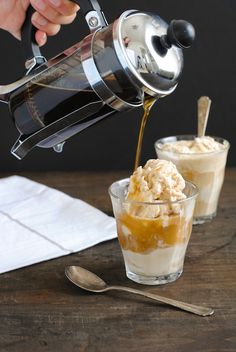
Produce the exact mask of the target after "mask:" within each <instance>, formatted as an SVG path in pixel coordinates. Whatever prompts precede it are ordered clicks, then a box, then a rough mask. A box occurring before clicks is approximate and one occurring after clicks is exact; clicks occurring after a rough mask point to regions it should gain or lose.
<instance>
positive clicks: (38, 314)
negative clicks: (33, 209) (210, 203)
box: [0, 169, 236, 352]
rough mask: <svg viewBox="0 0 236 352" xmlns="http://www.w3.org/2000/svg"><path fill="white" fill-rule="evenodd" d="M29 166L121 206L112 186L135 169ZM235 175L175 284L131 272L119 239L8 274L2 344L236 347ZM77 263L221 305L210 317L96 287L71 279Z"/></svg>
mask: <svg viewBox="0 0 236 352" xmlns="http://www.w3.org/2000/svg"><path fill="white" fill-rule="evenodd" d="M24 175H25V176H27V177H30V178H31V179H33V180H36V181H39V182H42V183H44V184H46V185H48V186H51V187H55V188H57V189H60V190H62V191H64V192H66V193H68V194H70V195H72V196H75V197H79V198H81V199H83V200H85V201H87V202H88V203H90V204H92V205H94V206H96V207H98V208H100V209H101V210H103V211H104V212H106V213H108V214H112V209H111V204H110V200H109V197H108V194H107V188H108V186H109V185H110V184H111V182H112V181H114V180H116V179H118V178H121V177H125V176H127V175H128V172H116V173H42V174H40V173H27V174H24ZM1 176H4V175H1ZM235 180H236V169H229V170H227V173H226V179H225V183H224V187H223V191H222V194H221V198H220V203H219V210H218V215H217V217H216V219H214V221H212V222H211V223H208V224H204V225H199V226H194V228H193V233H192V237H191V242H190V245H189V247H188V252H187V258H186V261H185V267H184V273H183V275H182V277H181V278H180V279H179V280H177V281H176V282H175V283H172V284H168V285H164V286H160V287H147V286H142V285H138V284H135V283H133V282H131V281H129V280H128V279H126V277H125V272H124V266H123V261H122V256H121V251H120V248H119V245H118V242H117V240H113V241H109V242H106V243H102V244H100V245H97V246H95V247H93V248H90V249H88V250H85V251H82V252H80V253H77V254H73V255H70V256H66V257H62V258H59V259H56V260H51V261H48V262H44V263H41V264H36V265H33V266H31V267H27V268H24V269H19V270H16V271H13V272H9V273H6V274H3V275H1V276H0V351H1V352H8V351H11V352H13V351H14V352H21V351H22V352H37V351H40V352H41V351H50V352H54V351H57V352H64V351H68V352H72V351H76V352H82V351H86V352H87V351H89V352H93V351H98V352H100V351H101V352H103V351H104V352H115V351H122V352H123V351H124V352H125V351H129V352H137V351H144V352H149V351H150V352H154V351H157V352H159V351H160V352H175V351H180V352H185V351H186V352H192V351H193V352H198V351H199V352H207V351H209V352H218V351H230V352H233V351H236V254H235V253H236V252H235V251H236V241H235V233H236V187H235ZM6 236H7V234H6ZM0 260H1V258H0ZM71 264H74V265H80V266H83V267H85V268H88V269H90V270H92V271H94V272H96V273H97V274H99V275H101V276H102V277H103V278H104V279H105V280H107V281H108V282H109V283H116V284H123V285H129V286H132V287H136V288H137V287H138V288H142V289H143V290H149V291H151V292H153V293H158V294H161V295H164V296H168V297H171V298H175V299H179V300H183V301H187V302H190V303H195V304H203V305H210V306H212V307H214V309H215V314H214V315H213V316H211V317H205V318H203V317H199V316H195V315H193V314H190V313H186V312H183V311H180V310H178V309H175V308H171V307H168V306H165V305H162V304H158V303H155V302H153V301H149V300H145V299H144V298H141V297H138V296H134V295H130V294H127V293H118V292H114V293H112V292H111V293H106V294H92V293H91V294H90V293H86V292H84V291H82V290H80V289H79V288H76V287H75V286H73V285H72V284H71V283H70V282H69V281H68V280H67V279H66V278H65V275H64V268H65V266H66V265H71Z"/></svg>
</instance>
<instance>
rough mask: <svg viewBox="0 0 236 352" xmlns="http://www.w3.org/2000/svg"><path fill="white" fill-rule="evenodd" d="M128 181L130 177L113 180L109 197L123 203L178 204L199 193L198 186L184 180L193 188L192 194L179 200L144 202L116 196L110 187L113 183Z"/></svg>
mask: <svg viewBox="0 0 236 352" xmlns="http://www.w3.org/2000/svg"><path fill="white" fill-rule="evenodd" d="M129 181H130V178H123V179H120V180H117V181H115V182H113V183H112V184H111V185H110V186H109V188H108V193H109V195H110V197H113V198H115V199H118V200H121V201H122V202H123V203H125V204H137V205H166V204H168V205H170V204H180V203H184V202H186V201H189V200H191V199H194V198H196V197H197V196H198V194H199V189H198V187H197V186H196V185H195V184H194V183H193V182H191V181H188V180H184V181H185V182H186V183H187V184H188V185H190V186H191V187H192V189H193V194H192V195H191V196H186V198H183V199H179V200H173V201H169V200H165V201H163V200H161V201H158V200H157V201H155V202H145V201H137V200H130V199H125V196H123V197H119V196H117V195H116V194H115V193H114V192H113V191H112V187H113V186H114V185H115V184H118V183H119V182H127V185H126V186H128V184H129Z"/></svg>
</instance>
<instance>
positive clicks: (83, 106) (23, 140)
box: [0, 0, 194, 159]
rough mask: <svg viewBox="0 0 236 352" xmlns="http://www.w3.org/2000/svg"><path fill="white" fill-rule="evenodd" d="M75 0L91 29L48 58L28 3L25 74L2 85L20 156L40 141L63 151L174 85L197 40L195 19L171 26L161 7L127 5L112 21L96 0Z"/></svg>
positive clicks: (0, 96) (0, 91)
mask: <svg viewBox="0 0 236 352" xmlns="http://www.w3.org/2000/svg"><path fill="white" fill-rule="evenodd" d="M73 1H75V0H73ZM75 2H77V3H78V4H79V6H80V8H81V10H82V11H83V14H84V16H85V19H86V22H87V24H88V26H89V29H90V34H89V35H88V36H86V37H85V38H84V39H83V40H82V41H80V42H79V43H77V44H75V45H73V46H72V47H71V48H69V49H67V50H65V51H64V52H63V53H61V54H59V55H57V56H56V57H54V58H52V59H50V60H48V61H47V60H46V59H45V58H44V57H43V56H42V54H41V52H40V50H39V47H38V46H37V45H36V44H35V42H34V29H33V27H32V25H31V15H32V13H33V11H34V10H33V8H31V7H30V8H29V9H28V13H27V18H26V21H25V23H24V26H23V30H22V43H23V47H24V50H25V52H26V54H27V60H26V65H25V66H26V70H27V72H26V75H25V76H24V77H23V78H22V79H20V80H18V81H16V82H14V83H12V84H9V85H6V86H0V100H1V101H3V102H6V103H7V104H8V105H9V110H10V114H11V116H12V118H13V120H14V123H15V125H16V127H17V129H18V130H19V132H20V136H19V138H18V140H17V141H16V143H15V145H14V146H13V148H12V150H11V153H12V154H13V155H14V156H16V157H17V158H18V159H22V158H23V157H24V156H25V155H26V154H27V153H28V152H29V151H30V150H31V149H32V148H34V147H35V146H38V147H43V148H51V147H53V148H54V150H56V151H61V149H62V146H63V144H64V142H65V141H66V140H67V139H68V138H70V137H71V136H73V135H75V134H76V133H78V132H80V131H82V130H84V129H85V128H87V127H89V126H91V125H93V124H95V123H97V122H98V121H100V120H102V119H104V118H105V117H108V116H111V115H112V114H114V113H116V112H119V111H125V110H127V111H128V110H131V109H133V108H136V107H140V106H142V104H143V101H144V96H145V95H149V96H153V97H156V98H159V97H164V96H166V95H168V94H170V93H172V92H173V91H174V89H175V88H176V86H177V83H178V80H179V78H180V75H181V71H182V68H183V54H182V48H187V47H189V46H190V45H191V44H192V42H193V40H194V28H193V26H192V25H191V24H190V23H188V22H186V21H183V20H173V21H171V23H170V25H169V26H168V24H167V23H166V22H165V21H163V20H162V19H161V18H160V17H159V16H158V15H156V14H153V13H150V12H141V11H137V10H129V11H125V12H124V13H123V14H122V15H121V16H120V17H119V18H118V19H116V20H115V21H114V23H112V24H107V21H106V19H105V16H104V13H103V12H102V10H101V8H100V6H99V4H98V2H97V1H96V0H78V1H75Z"/></svg>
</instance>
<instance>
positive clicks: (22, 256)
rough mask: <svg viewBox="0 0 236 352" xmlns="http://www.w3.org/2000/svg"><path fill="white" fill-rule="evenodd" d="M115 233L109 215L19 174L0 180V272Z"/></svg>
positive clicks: (91, 244) (107, 237) (94, 241)
mask: <svg viewBox="0 0 236 352" xmlns="http://www.w3.org/2000/svg"><path fill="white" fill-rule="evenodd" d="M115 237H116V225H115V220H114V218H113V217H110V216H108V215H106V214H104V213H103V212H102V211H100V210H98V209H96V208H94V207H93V206H91V205H89V204H87V203H85V202H83V201H82V200H79V199H75V198H72V197H70V196H68V195H66V194H64V193H62V192H60V191H57V190H55V189H52V188H49V187H47V186H45V185H42V184H40V183H37V182H34V181H32V180H29V179H27V178H24V177H21V176H10V177H6V178H2V179H0V273H4V272H7V271H10V270H14V269H17V268H21V267H24V266H27V265H31V264H34V263H38V262H42V261H45V260H48V259H52V258H56V257H60V256H63V255H67V254H70V253H73V252H77V251H80V250H83V249H86V248H88V247H91V246H93V245H95V244H98V243H100V242H103V241H106V240H110V239H112V238H115Z"/></svg>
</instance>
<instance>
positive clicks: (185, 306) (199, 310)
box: [107, 286, 214, 317]
mask: <svg viewBox="0 0 236 352" xmlns="http://www.w3.org/2000/svg"><path fill="white" fill-rule="evenodd" d="M107 290H118V291H125V292H130V293H134V294H137V295H140V296H144V297H147V298H150V299H153V300H155V301H158V302H161V303H165V304H168V305H170V306H173V307H177V308H179V309H182V310H185V311H187V312H190V313H194V314H197V315H201V316H203V317H205V316H207V315H212V314H213V313H214V310H213V309H212V308H207V307H201V306H196V305H193V304H189V303H185V302H181V301H176V300H175V299H171V298H166V297H162V296H159V295H156V294H152V293H149V292H145V291H141V290H136V289H134V288H131V287H125V286H108V287H107Z"/></svg>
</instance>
